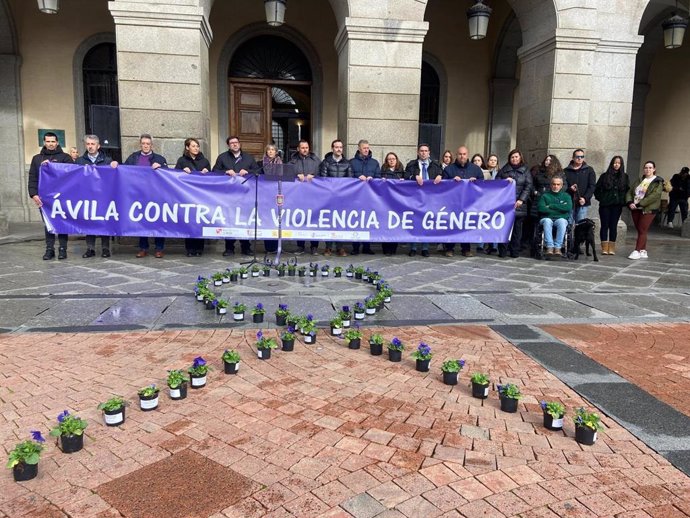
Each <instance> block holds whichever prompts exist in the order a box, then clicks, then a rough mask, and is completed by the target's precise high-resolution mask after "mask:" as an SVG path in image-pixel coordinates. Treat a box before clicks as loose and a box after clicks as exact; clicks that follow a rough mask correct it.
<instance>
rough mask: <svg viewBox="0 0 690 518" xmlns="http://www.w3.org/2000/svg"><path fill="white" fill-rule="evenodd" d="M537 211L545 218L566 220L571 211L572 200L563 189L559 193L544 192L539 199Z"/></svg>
mask: <svg viewBox="0 0 690 518" xmlns="http://www.w3.org/2000/svg"><path fill="white" fill-rule="evenodd" d="M537 210H538V212H539V215H540V216H543V217H545V218H551V219H559V218H564V219H567V218H569V217H570V213H571V212H572V210H573V199H572V198H571V197H570V194H568V193H567V192H565V191H564V190H563V189H561V190H560V191H559V192H553V191H544V194H542V195H541V196H540V197H539V204H538V205H537Z"/></svg>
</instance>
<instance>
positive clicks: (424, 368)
mask: <svg viewBox="0 0 690 518" xmlns="http://www.w3.org/2000/svg"><path fill="white" fill-rule="evenodd" d="M429 362H431V360H419V359H418V360H417V361H416V362H415V369H416V370H418V371H419V372H429Z"/></svg>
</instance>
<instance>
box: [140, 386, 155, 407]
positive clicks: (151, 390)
mask: <svg viewBox="0 0 690 518" xmlns="http://www.w3.org/2000/svg"><path fill="white" fill-rule="evenodd" d="M158 392H159V391H158V388H157V387H156V386H155V385H148V386H146V387H142V388H140V389H139V391H138V392H137V394H139V407H140V408H141V409H142V410H143V411H144V412H148V411H150V410H155V409H156V408H158Z"/></svg>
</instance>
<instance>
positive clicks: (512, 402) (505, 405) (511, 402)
mask: <svg viewBox="0 0 690 518" xmlns="http://www.w3.org/2000/svg"><path fill="white" fill-rule="evenodd" d="M517 409H518V400H517V399H513V398H512V397H502V398H501V410H503V411H504V412H508V413H509V414H514V413H515V412H517Z"/></svg>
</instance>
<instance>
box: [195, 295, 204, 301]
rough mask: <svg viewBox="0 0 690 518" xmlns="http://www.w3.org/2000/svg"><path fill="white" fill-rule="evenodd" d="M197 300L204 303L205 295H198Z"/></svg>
mask: <svg viewBox="0 0 690 518" xmlns="http://www.w3.org/2000/svg"><path fill="white" fill-rule="evenodd" d="M196 300H198V301H199V302H203V300H204V296H203V295H197V296H196Z"/></svg>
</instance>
